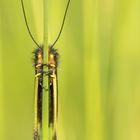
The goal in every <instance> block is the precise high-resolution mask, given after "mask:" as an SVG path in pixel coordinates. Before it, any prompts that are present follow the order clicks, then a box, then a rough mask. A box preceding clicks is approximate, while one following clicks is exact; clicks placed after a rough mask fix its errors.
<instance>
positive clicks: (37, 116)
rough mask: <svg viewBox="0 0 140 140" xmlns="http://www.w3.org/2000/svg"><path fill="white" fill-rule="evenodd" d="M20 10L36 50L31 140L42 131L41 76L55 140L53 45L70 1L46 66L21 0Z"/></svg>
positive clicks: (55, 57)
mask: <svg viewBox="0 0 140 140" xmlns="http://www.w3.org/2000/svg"><path fill="white" fill-rule="evenodd" d="M21 4H22V10H23V14H24V19H25V23H26V27H27V30H28V33H29V35H30V37H31V39H32V40H33V42H34V43H35V44H36V46H37V49H35V51H34V52H33V53H34V66H35V92H34V132H33V140H41V129H42V97H43V96H42V91H43V89H44V87H43V75H44V74H45V75H46V76H48V96H49V101H48V104H49V109H48V110H49V120H48V124H49V126H48V127H49V128H50V129H51V131H52V135H51V139H52V140H57V120H58V79H57V67H58V56H59V55H58V52H57V49H55V48H54V45H55V44H56V42H57V41H58V39H59V38H60V35H61V33H62V30H63V27H64V22H65V18H66V14H67V11H68V7H69V4H70V0H68V2H67V6H66V10H65V13H64V17H63V21H62V25H61V28H60V31H59V34H58V36H57V38H56V40H55V41H54V43H53V44H52V45H51V46H49V47H48V64H43V47H42V46H40V45H39V44H38V43H37V42H36V40H35V39H34V37H33V35H32V33H31V31H30V28H29V26H28V23H27V18H26V14H25V9H24V4H23V0H21ZM44 66H47V67H48V72H44V71H43V67H44Z"/></svg>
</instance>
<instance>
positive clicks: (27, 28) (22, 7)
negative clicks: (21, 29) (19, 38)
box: [21, 0, 40, 48]
mask: <svg viewBox="0 0 140 140" xmlns="http://www.w3.org/2000/svg"><path fill="white" fill-rule="evenodd" d="M21 5H22V10H23V15H24V20H25V24H26V27H27V30H28V33H29V35H30V37H31V39H32V40H33V42H34V43H35V44H36V45H37V47H39V48H40V45H39V44H38V43H37V42H36V40H35V38H34V37H33V35H32V33H31V31H30V28H29V25H28V22H27V18H26V13H25V8H24V3H23V0H21Z"/></svg>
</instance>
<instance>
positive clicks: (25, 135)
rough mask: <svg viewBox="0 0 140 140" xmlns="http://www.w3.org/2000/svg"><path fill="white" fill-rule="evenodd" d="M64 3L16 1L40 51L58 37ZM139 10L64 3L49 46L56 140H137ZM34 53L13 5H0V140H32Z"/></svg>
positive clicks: (111, 0)
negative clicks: (55, 59)
mask: <svg viewBox="0 0 140 140" xmlns="http://www.w3.org/2000/svg"><path fill="white" fill-rule="evenodd" d="M66 2H67V0H48V1H45V3H48V5H44V2H43V1H40V0H31V1H28V0H24V3H25V7H26V13H27V18H28V22H29V26H30V28H31V31H32V32H33V34H34V37H35V38H36V40H37V41H38V42H39V43H40V44H42V42H44V41H43V40H44V38H45V46H46V49H47V46H48V44H51V43H52V42H53V41H54V40H55V38H56V36H57V33H58V32H59V29H60V26H61V22H62V18H63V14H64V10H65V6H66ZM43 7H45V8H46V7H48V9H45V15H44V14H43V13H44V8H43ZM139 9H140V2H139V1H136V0H133V1H132V0H127V1H125V0H108V1H98V0H71V4H70V8H69V11H68V15H67V19H66V24H65V26H64V30H63V33H62V36H61V38H60V40H59V42H58V43H57V44H56V46H55V47H56V48H58V51H59V53H60V59H59V69H58V77H59V140H139V139H140V134H139V130H140V119H139V118H140V113H139V110H140V101H139V100H140V94H139V93H140V86H139V83H140V39H139V38H140V27H139V26H140V18H139ZM47 12H48V13H47ZM46 16H47V17H46ZM44 17H45V19H44ZM44 23H45V32H44V31H43V30H44ZM47 27H48V29H47ZM43 32H44V33H45V37H44V33H43ZM35 47H36V46H35V45H34V43H33V42H32V40H31V39H30V37H29V35H28V32H27V29H26V26H25V22H24V19H23V13H22V9H21V3H20V0H18V1H17V0H13V1H5V0H0V139H1V140H31V138H32V130H33V129H32V128H33V92H34V68H33V64H32V57H33V56H32V53H31V52H32V51H33V50H34V48H35ZM46 82H47V81H46ZM45 96H47V94H46V93H45V95H44V97H45ZM45 100H47V99H45ZM45 116H46V118H47V114H45V115H44V120H45ZM43 128H44V130H43V132H45V129H47V128H45V125H44V127H43ZM46 137H47V134H45V135H44V139H45V138H46ZM45 140H47V139H45Z"/></svg>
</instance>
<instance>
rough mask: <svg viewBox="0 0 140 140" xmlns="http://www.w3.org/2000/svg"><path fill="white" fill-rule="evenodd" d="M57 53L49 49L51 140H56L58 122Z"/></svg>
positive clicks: (51, 48)
mask: <svg viewBox="0 0 140 140" xmlns="http://www.w3.org/2000/svg"><path fill="white" fill-rule="evenodd" d="M57 66H58V52H57V50H56V49H54V48H53V47H49V53H48V71H49V75H48V92H49V93H48V94H49V128H50V129H51V130H52V140H57V120H58V82H57V81H58V79H57Z"/></svg>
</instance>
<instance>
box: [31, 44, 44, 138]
mask: <svg viewBox="0 0 140 140" xmlns="http://www.w3.org/2000/svg"><path fill="white" fill-rule="evenodd" d="M33 53H34V66H35V88H34V90H35V91H34V131H33V140H40V139H41V138H40V137H41V127H42V97H43V96H42V86H43V51H42V48H41V47H40V48H37V49H36V50H35V51H34V52H33Z"/></svg>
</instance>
